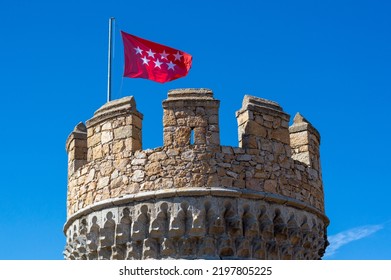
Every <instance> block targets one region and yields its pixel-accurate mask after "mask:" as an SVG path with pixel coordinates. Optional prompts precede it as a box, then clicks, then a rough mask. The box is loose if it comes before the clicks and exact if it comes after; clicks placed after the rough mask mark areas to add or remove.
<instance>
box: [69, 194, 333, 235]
mask: <svg viewBox="0 0 391 280" xmlns="http://www.w3.org/2000/svg"><path fill="white" fill-rule="evenodd" d="M188 196H192V197H200V196H216V197H237V198H246V199H254V200H263V201H266V202H270V203H275V204H279V205H287V206H290V207H293V208H297V209H299V210H303V211H306V212H309V213H312V214H315V215H316V216H318V217H319V218H320V219H321V220H322V221H323V222H324V223H325V225H328V224H329V219H328V218H327V217H326V216H325V215H324V213H323V212H321V211H319V210H318V209H316V208H315V207H312V206H311V205H309V204H307V203H305V202H303V201H300V200H298V199H294V198H291V197H286V196H282V195H278V194H272V193H267V192H261V191H252V190H246V189H243V190H240V189H227V188H219V187H214V188H196V187H193V188H180V189H165V190H157V191H146V192H139V193H136V194H128V195H123V196H119V197H116V198H110V199H105V200H102V201H99V202H97V203H94V204H91V205H89V206H88V207H85V208H83V209H80V210H79V211H77V212H76V213H74V214H73V215H71V216H70V217H68V219H67V222H66V223H65V225H64V233H66V231H67V229H68V227H69V226H70V225H71V224H72V223H73V222H74V221H75V220H76V219H79V218H80V217H82V216H85V215H88V214H90V213H92V212H95V211H100V210H102V209H105V208H109V207H112V206H121V205H125V204H128V203H132V202H142V201H148V200H154V199H162V198H171V197H188Z"/></svg>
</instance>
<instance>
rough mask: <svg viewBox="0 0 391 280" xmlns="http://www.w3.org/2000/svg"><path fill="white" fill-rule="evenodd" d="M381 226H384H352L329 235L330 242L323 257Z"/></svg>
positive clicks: (379, 228)
mask: <svg viewBox="0 0 391 280" xmlns="http://www.w3.org/2000/svg"><path fill="white" fill-rule="evenodd" d="M383 227H384V225H383V224H381V225H367V226H362V227H356V228H352V229H349V230H346V231H343V232H340V233H337V234H334V235H331V236H329V237H328V240H329V242H330V245H329V246H328V248H327V250H326V254H325V257H330V256H332V255H334V254H335V253H336V252H337V250H338V249H339V248H340V247H342V246H344V245H346V244H348V243H350V242H353V241H356V240H359V239H362V238H365V237H367V236H370V235H372V234H374V233H376V232H377V231H379V230H381V229H383Z"/></svg>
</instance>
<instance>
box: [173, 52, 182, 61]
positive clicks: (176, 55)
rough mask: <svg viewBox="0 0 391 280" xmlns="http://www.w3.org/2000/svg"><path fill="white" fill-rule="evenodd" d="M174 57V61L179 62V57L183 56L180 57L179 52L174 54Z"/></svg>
mask: <svg viewBox="0 0 391 280" xmlns="http://www.w3.org/2000/svg"><path fill="white" fill-rule="evenodd" d="M174 56H175V60H179V61H180V60H181V57H182V56H183V55H181V54H180V53H179V52H177V53H176V54H174Z"/></svg>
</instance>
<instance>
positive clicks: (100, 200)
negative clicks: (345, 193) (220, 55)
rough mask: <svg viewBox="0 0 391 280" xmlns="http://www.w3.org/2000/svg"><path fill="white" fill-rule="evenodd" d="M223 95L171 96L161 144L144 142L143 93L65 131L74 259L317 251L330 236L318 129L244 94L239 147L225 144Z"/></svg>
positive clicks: (316, 254) (275, 255)
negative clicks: (139, 103) (150, 145)
mask: <svg viewBox="0 0 391 280" xmlns="http://www.w3.org/2000/svg"><path fill="white" fill-rule="evenodd" d="M218 109H219V101H218V100H216V99H214V97H213V92H212V91H210V90H207V89H178V90H172V91H170V92H169V93H168V98H167V99H166V100H165V101H163V110H164V114H163V130H164V131H163V137H164V145H163V147H158V148H155V149H148V150H142V138H141V130H142V123H141V122H142V118H143V116H142V114H141V113H140V112H138V111H137V109H136V103H135V100H134V98H133V97H125V98H122V99H119V100H116V101H112V102H109V103H107V104H105V105H104V106H102V107H101V108H100V109H99V110H97V111H96V112H95V114H94V116H93V117H92V119H90V120H88V121H87V122H86V126H85V125H83V124H82V123H81V124H78V125H77V126H76V127H75V130H74V131H73V132H72V133H71V134H70V136H69V137H68V140H67V144H66V149H67V152H68V199H67V222H66V223H65V226H64V232H65V235H66V237H67V245H66V248H65V251H64V255H65V258H66V259H319V258H321V257H322V256H323V253H324V251H325V248H326V246H327V237H326V228H327V225H328V223H329V221H328V219H327V217H326V216H325V212H324V200H323V199H324V198H323V184H322V180H321V170H320V164H319V144H320V137H319V133H318V132H317V131H316V129H315V128H314V127H313V126H312V125H311V124H310V123H309V122H308V121H307V120H305V119H304V118H303V117H301V116H297V117H295V121H294V124H293V125H292V126H291V127H288V126H289V125H288V123H289V115H287V114H286V113H284V111H283V109H282V108H281V107H280V106H279V105H278V104H277V103H275V102H272V101H268V100H265V99H261V98H257V97H253V96H245V97H244V100H243V104H242V108H241V109H240V110H239V111H238V112H237V113H236V116H237V121H238V134H239V144H238V146H239V147H230V146H221V145H220V136H219V115H218Z"/></svg>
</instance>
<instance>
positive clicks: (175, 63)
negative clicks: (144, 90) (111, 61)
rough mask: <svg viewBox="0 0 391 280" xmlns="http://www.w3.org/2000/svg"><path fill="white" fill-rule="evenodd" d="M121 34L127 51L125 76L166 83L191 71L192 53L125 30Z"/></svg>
mask: <svg viewBox="0 0 391 280" xmlns="http://www.w3.org/2000/svg"><path fill="white" fill-rule="evenodd" d="M121 35H122V40H123V42H124V52H125V71H124V77H129V78H144V79H149V80H153V81H156V82H159V83H165V82H168V81H172V80H175V79H178V78H180V77H184V76H186V75H187V73H188V72H189V70H190V68H191V62H192V57H191V55H190V54H187V53H185V52H183V51H180V50H176V49H173V48H170V47H167V46H163V45H160V44H157V43H154V42H151V41H148V40H145V39H142V38H139V37H136V36H134V35H131V34H128V33H125V32H123V31H121Z"/></svg>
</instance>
